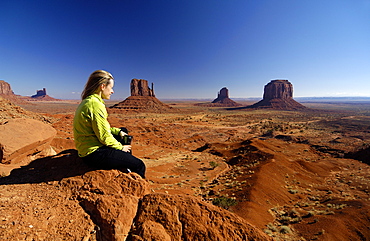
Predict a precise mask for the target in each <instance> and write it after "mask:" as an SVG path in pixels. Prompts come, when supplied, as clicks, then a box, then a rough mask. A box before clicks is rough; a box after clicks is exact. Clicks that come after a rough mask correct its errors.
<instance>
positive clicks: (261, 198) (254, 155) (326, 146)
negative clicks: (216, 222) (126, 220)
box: [0, 101, 370, 240]
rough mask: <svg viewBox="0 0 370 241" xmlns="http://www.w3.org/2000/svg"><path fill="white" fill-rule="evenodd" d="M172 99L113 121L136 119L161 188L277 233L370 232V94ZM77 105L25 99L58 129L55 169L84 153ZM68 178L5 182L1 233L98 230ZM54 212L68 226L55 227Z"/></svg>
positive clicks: (138, 145)
mask: <svg viewBox="0 0 370 241" xmlns="http://www.w3.org/2000/svg"><path fill="white" fill-rule="evenodd" d="M114 103H116V102H114V101H109V102H107V106H111V105H113V104H114ZM165 103H166V104H168V105H170V106H171V107H173V108H174V110H173V111H171V112H169V113H139V112H122V113H110V115H109V121H110V123H111V126H115V127H126V128H128V130H129V131H130V135H133V136H134V140H133V144H132V145H133V154H134V155H135V156H137V157H139V158H141V159H142V160H143V161H144V162H145V163H146V165H147V180H148V181H149V182H150V185H151V189H152V192H163V193H168V194H186V195H192V196H196V197H199V198H200V199H202V200H204V201H206V202H209V203H214V204H215V205H219V206H222V207H223V208H225V209H228V210H229V211H231V212H233V213H236V214H237V215H239V216H241V217H243V218H245V219H246V220H247V221H248V222H250V223H251V224H253V225H255V226H257V227H258V228H260V229H261V230H264V231H265V232H266V233H268V234H270V235H271V236H273V237H274V239H276V240H370V229H369V226H370V221H369V220H370V211H369V210H370V192H369V190H370V168H369V165H368V164H369V156H367V157H366V156H365V157H362V158H365V161H366V160H367V164H366V163H364V162H360V161H358V160H355V159H352V158H349V157H351V156H350V153H355V152H357V151H360V150H362V149H366V148H369V146H370V103H362V102H360V103H358V102H353V103H302V104H304V105H305V106H307V107H308V109H306V110H301V111H277V110H235V109H227V108H206V107H200V106H194V105H193V104H194V103H195V102H191V101H176V102H175V101H172V102H170V101H167V102H165ZM243 104H245V105H248V104H252V103H247V102H245V103H243ZM77 105H78V101H58V102H34V103H30V104H22V105H21V107H23V108H24V109H26V110H29V111H32V112H36V113H39V114H42V115H43V116H45V117H46V118H48V119H49V120H50V123H51V125H52V126H53V127H54V128H55V129H56V130H57V136H56V137H55V139H54V140H53V142H52V147H53V148H54V150H55V151H56V153H58V154H57V156H55V157H54V158H53V159H50V160H51V161H52V162H53V165H54V167H53V168H57V169H58V168H60V169H63V168H71V167H68V166H66V165H67V163H68V162H67V161H66V160H67V159H68V157H69V156H71V155H76V153H75V151H74V143H73V132H72V122H73V115H74V114H73V113H74V110H75V109H76V107H77ZM47 160H48V159H47V158H46V159H45V160H35V161H34V162H33V163H32V165H29V166H28V169H27V170H26V171H25V170H24V168H23V169H22V168H19V169H21V170H23V171H19V172H18V175H32V170H34V169H37V170H43V169H42V168H43V167H44V166H45V163H43V162H45V161H47ZM362 160H363V159H362ZM16 170H17V169H15V171H16ZM13 175H14V173H13ZM38 175H41V176H42V174H40V173H38ZM61 178H63V177H48V178H46V180H47V181H45V178H41V177H40V179H37V178H35V179H33V180H34V181H33V182H27V181H19V182H18V183H17V182H14V183H6V185H4V184H3V185H0V192H1V196H0V213H1V214H0V218H1V220H0V222H1V225H0V238H5V239H6V238H7V237H14V238H16V239H14V240H33V239H31V238H30V237H34V236H32V235H36V234H38V236H37V237H39V240H43V239H42V238H43V235H44V237H46V236H47V234H46V233H47V232H49V233H52V232H58V234H59V235H60V237H66V239H65V240H69V239H68V237H75V236H73V234H74V233H79V232H80V233H83V232H86V230H90V229H91V226H92V225H93V224H92V223H88V222H85V224H83V225H82V224H81V225H78V220H86V219H88V215H87V214H86V213H85V212H83V210H81V208H79V207H78V203H77V202H74V201H73V200H69V199H68V198H66V196H68V195H65V193H64V192H65V191H64V190H63V189H62V188H60V186H59V185H58V182H59V181H60V180H61ZM20 180H21V178H20ZM37 180H42V181H37ZM51 207H53V208H51ZM53 220H54V223H55V220H58V223H59V226H55V225H54V226H51V224H50V223H51V222H52V221H53ZM74 224H76V225H74ZM30 230H32V231H30ZM46 230H48V231H46ZM31 234H32V235H31ZM60 240H63V239H60Z"/></svg>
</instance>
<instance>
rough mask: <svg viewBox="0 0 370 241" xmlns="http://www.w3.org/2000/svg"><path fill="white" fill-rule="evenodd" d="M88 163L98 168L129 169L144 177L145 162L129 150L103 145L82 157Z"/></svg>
mask: <svg viewBox="0 0 370 241" xmlns="http://www.w3.org/2000/svg"><path fill="white" fill-rule="evenodd" d="M82 159H83V160H84V161H85V162H86V163H87V164H88V165H92V166H94V167H96V168H100V169H118V170H123V169H130V171H132V172H136V173H137V174H139V175H140V176H141V177H142V178H145V170H146V167H145V164H144V162H143V161H142V160H140V159H139V158H137V157H134V156H133V155H132V154H131V153H130V152H124V151H121V150H117V149H114V148H111V147H107V146H103V147H100V148H99V149H97V150H96V151H94V152H93V153H91V154H89V155H87V156H85V157H83V158H82Z"/></svg>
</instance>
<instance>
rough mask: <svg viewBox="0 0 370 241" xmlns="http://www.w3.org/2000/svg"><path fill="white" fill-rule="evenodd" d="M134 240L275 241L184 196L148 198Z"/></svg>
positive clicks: (198, 201)
mask: <svg viewBox="0 0 370 241" xmlns="http://www.w3.org/2000/svg"><path fill="white" fill-rule="evenodd" d="M132 240H137V241H144V240H145V241H148V240H168V241H170V240H178V241H180V240H199V241H200V240H202V241H203V240H219V241H222V240H225V241H226V240H227V241H229V240H234V241H237V240H240V241H242V240H243V241H247V240H255V241H257V240H261V241H262V240H263V241H266V240H272V238H270V237H269V236H267V235H266V234H264V233H263V232H262V231H261V230H259V229H258V228H257V227H255V226H253V225H251V224H250V223H248V222H247V221H245V220H244V219H242V218H241V217H239V216H237V215H235V214H233V213H231V212H229V211H227V210H224V209H222V208H219V207H216V206H214V205H212V204H208V203H205V202H203V201H200V200H198V199H197V198H195V197H191V196H185V195H168V194H159V193H158V194H148V195H146V196H144V198H143V200H142V203H141V207H140V209H139V210H138V213H137V217H136V222H135V228H134V229H133V230H132Z"/></svg>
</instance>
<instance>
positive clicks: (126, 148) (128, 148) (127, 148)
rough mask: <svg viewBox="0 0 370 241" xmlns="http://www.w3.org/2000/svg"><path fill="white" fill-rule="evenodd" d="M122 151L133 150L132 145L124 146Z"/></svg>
mask: <svg viewBox="0 0 370 241" xmlns="http://www.w3.org/2000/svg"><path fill="white" fill-rule="evenodd" d="M122 151H124V152H130V151H131V145H124V146H123V148H122Z"/></svg>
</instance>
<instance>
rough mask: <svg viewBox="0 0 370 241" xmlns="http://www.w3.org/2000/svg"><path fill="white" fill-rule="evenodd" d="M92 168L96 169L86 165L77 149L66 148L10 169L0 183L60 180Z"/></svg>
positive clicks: (81, 173) (0, 179)
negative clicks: (53, 154)
mask: <svg viewBox="0 0 370 241" xmlns="http://www.w3.org/2000/svg"><path fill="white" fill-rule="evenodd" d="M92 170H96V169H95V168H92V167H89V166H88V165H86V164H85V163H84V162H83V160H82V159H81V158H80V157H78V154H77V150H74V149H68V150H64V151H62V152H60V153H59V154H57V155H55V156H50V157H45V158H40V159H36V160H34V161H32V162H31V163H30V164H28V165H27V166H22V167H21V168H17V169H14V170H12V171H11V173H10V175H9V176H6V177H2V178H0V185H9V184H25V183H42V182H50V181H60V180H62V179H63V178H67V177H74V176H78V175H83V174H85V173H86V172H89V171H92Z"/></svg>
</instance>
